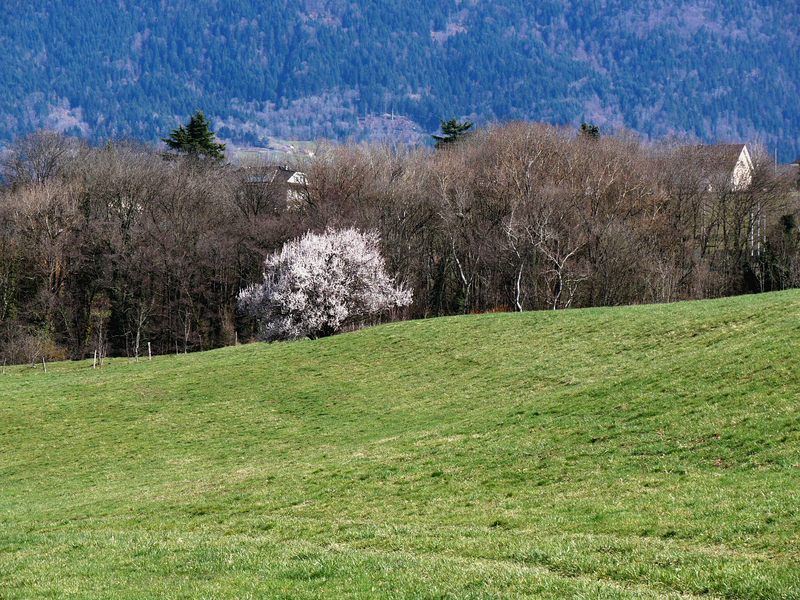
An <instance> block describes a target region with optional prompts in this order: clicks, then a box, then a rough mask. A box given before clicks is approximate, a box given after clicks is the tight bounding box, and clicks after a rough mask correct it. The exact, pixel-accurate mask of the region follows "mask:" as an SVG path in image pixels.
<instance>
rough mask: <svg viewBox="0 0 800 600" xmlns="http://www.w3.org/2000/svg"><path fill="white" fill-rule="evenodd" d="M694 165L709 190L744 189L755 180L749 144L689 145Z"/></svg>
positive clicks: (688, 148) (688, 149)
mask: <svg viewBox="0 0 800 600" xmlns="http://www.w3.org/2000/svg"><path fill="white" fill-rule="evenodd" d="M686 150H687V151H688V152H690V153H691V159H692V163H693V165H694V166H695V167H696V168H697V170H698V171H699V173H700V174H701V175H702V178H703V182H704V184H705V185H706V188H707V189H708V191H720V190H719V189H718V188H720V187H724V188H726V189H728V190H731V191H743V190H746V189H747V188H749V187H750V184H751V183H752V182H753V172H754V170H755V169H754V168H753V159H752V158H751V157H750V151H749V150H748V149H747V144H714V145H701V146H688V147H687V148H686Z"/></svg>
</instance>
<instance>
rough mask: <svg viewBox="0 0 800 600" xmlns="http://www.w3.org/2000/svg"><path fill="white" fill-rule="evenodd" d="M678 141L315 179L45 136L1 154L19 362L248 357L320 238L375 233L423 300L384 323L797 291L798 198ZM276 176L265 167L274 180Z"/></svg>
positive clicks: (516, 153) (484, 150)
mask: <svg viewBox="0 0 800 600" xmlns="http://www.w3.org/2000/svg"><path fill="white" fill-rule="evenodd" d="M681 148H682V146H681V145H679V144H676V143H661V144H647V143H644V142H643V141H642V140H641V139H639V138H637V137H635V136H633V135H628V134H620V135H616V136H613V137H599V138H596V137H594V136H589V135H582V134H580V133H578V132H576V131H575V130H574V129H567V128H557V127H553V126H549V125H544V124H538V123H510V124H506V125H502V126H496V127H491V128H487V129H482V130H478V131H474V132H472V133H471V134H470V136H468V137H467V138H466V139H463V140H460V141H459V142H457V143H453V144H446V145H443V146H442V147H441V148H439V149H437V150H435V151H433V150H430V149H419V148H408V147H403V146H400V147H388V146H379V145H355V144H352V145H333V144H331V145H320V147H319V148H318V151H317V152H316V155H315V156H314V157H313V158H311V159H308V160H305V161H304V162H303V163H302V164H298V165H295V168H297V169H299V170H302V171H303V172H304V173H305V183H304V184H303V185H301V186H300V188H299V189H293V190H292V191H291V193H288V191H287V186H286V184H285V183H282V181H283V180H281V179H280V178H272V179H270V178H269V177H254V173H258V172H260V171H259V170H258V169H257V168H251V169H246V168H237V167H234V166H231V165H224V164H221V163H220V162H218V161H204V160H197V159H196V158H194V157H192V156H186V157H181V158H179V159H173V160H164V158H163V156H162V153H160V152H159V151H157V150H156V149H154V148H152V147H149V146H144V145H140V144H136V143H129V142H108V143H106V144H104V145H99V146H90V145H88V144H86V143H85V142H82V141H79V140H77V139H73V138H69V137H66V136H63V135H61V134H58V133H54V132H48V131H39V132H36V133H34V134H31V135H29V136H27V137H24V138H20V139H18V140H17V141H16V142H15V143H14V144H13V145H12V146H11V147H10V148H9V150H8V152H7V153H6V155H5V156H4V157H3V160H2V164H1V165H0V167H1V168H2V175H3V187H2V190H0V353H2V358H1V359H2V360H4V361H7V362H8V363H24V362H32V361H35V360H39V359H40V358H41V357H42V356H44V357H45V358H47V359H48V360H52V359H57V358H72V359H78V358H83V357H87V356H91V355H92V354H93V353H94V352H95V351H99V352H100V353H101V354H108V355H117V356H120V355H121V356H131V357H134V356H137V355H138V354H139V353H141V352H143V351H144V350H143V349H144V348H146V345H147V344H148V343H149V344H150V346H151V348H152V350H153V352H154V353H169V352H186V351H196V350H207V349H211V348H215V347H220V346H224V345H230V344H233V343H235V341H236V340H237V339H238V340H241V341H245V340H249V339H252V338H253V336H254V335H255V332H256V327H257V324H256V322H255V320H254V319H253V317H251V316H247V315H242V314H239V313H238V312H237V296H238V294H239V292H240V290H242V289H244V288H246V287H247V286H249V285H251V284H253V283H257V282H259V281H261V279H262V276H261V273H262V269H263V261H264V259H265V257H266V256H267V255H268V254H269V253H270V252H274V251H276V250H278V249H279V248H281V246H282V245H283V244H284V243H285V242H287V241H289V240H292V239H296V238H298V237H300V236H301V235H303V234H304V233H306V232H308V231H312V232H323V231H325V230H329V229H331V230H337V229H346V228H357V229H359V230H361V231H375V232H378V234H379V235H380V240H381V249H382V253H383V256H384V258H385V264H386V268H387V271H388V273H389V274H391V275H392V276H393V277H395V278H396V281H398V282H400V283H402V284H404V285H405V286H407V287H408V288H410V289H412V290H413V303H412V304H411V305H410V306H408V307H406V308H402V309H397V310H396V311H395V312H394V313H393V314H391V315H388V316H384V318H403V319H406V318H427V317H436V316H443V315H453V314H464V313H474V312H485V311H506V310H509V311H510V310H542V309H560V308H569V307H574V308H577V307H589V306H611V305H620V304H637V303H646V302H671V301H676V300H686V299H700V298H712V297H719V296H725V295H731V294H739V293H746V292H758V291H767V290H774V289H783V288H788V287H794V286H797V285H798V282H800V234H799V233H798V227H797V215H798V212H800V206H798V198H797V191H796V189H795V187H794V186H795V184H794V182H793V181H792V180H791V178H790V177H788V176H786V175H785V174H783V173H781V172H779V171H777V170H776V169H775V166H774V163H773V162H772V160H771V159H770V157H769V155H768V154H767V153H765V152H763V151H760V150H758V149H755V150H753V149H751V150H752V151H753V161H754V167H755V171H754V174H753V181H752V184H751V185H750V186H749V187H747V188H746V189H732V187H731V186H730V185H729V184H728V182H727V180H726V178H727V177H729V174H728V175H726V174H725V173H724V172H710V171H709V170H708V169H703V168H700V166H699V165H698V163H697V161H696V160H695V159H694V158H693V157H692V154H691V153H687V152H685V151H682V150H681ZM266 168H267V167H263V169H266Z"/></svg>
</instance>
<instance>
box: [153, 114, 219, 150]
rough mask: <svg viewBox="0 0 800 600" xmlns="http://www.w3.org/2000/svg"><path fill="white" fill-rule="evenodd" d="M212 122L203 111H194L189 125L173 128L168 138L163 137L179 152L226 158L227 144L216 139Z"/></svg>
mask: <svg viewBox="0 0 800 600" xmlns="http://www.w3.org/2000/svg"><path fill="white" fill-rule="evenodd" d="M209 127H210V123H209V122H208V120H207V119H206V117H205V115H204V114H203V113H202V112H201V111H199V110H198V111H197V112H196V113H194V115H193V116H192V117H190V118H189V125H187V126H186V127H184V126H183V125H181V126H180V127H178V128H177V129H173V130H172V133H170V136H169V137H168V138H161V140H162V141H163V142H165V143H166V144H167V146H169V148H170V150H175V151H177V152H178V154H188V155H189V156H198V157H200V156H202V157H208V158H213V159H216V160H223V159H224V158H225V144H220V143H218V142H217V141H216V137H215V132H213V131H211V130H210V129H209Z"/></svg>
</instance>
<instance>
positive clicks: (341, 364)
mask: <svg viewBox="0 0 800 600" xmlns="http://www.w3.org/2000/svg"><path fill="white" fill-rule="evenodd" d="M799 341H800V293H797V292H785V293H777V294H767V295H760V296H749V297H741V298H732V299H726V300H720V301H713V302H712V301H709V302H694V303H683V304H673V305H661V306H647V307H629V308H619V309H594V310H581V311H567V312H558V313H525V314H501V315H479V316H469V317H460V318H448V319H435V320H429V321H415V322H407V323H398V324H393V325H389V326H383V327H378V328H374V329H369V330H364V331H360V332H356V333H353V334H348V335H342V336H337V337H334V338H328V339H324V340H318V341H314V342H311V341H304V342H295V343H288V344H273V345H263V344H252V345H248V346H241V347H237V348H228V349H223V350H219V351H214V352H208V353H204V354H195V355H188V356H180V357H175V356H164V357H157V358H155V359H154V360H153V361H152V362H147V361H143V362H139V363H133V362H129V361H127V360H124V359H113V360H111V361H110V362H108V363H106V366H105V368H103V369H102V370H93V369H92V368H91V364H90V363H86V362H82V363H59V364H52V365H49V366H48V372H47V373H46V374H45V373H43V372H42V369H41V367H38V368H31V367H29V366H28V367H15V368H13V369H8V370H7V374H6V375H5V376H4V377H3V378H2V379H0V597H2V598H111V597H113V598H392V599H395V598H397V599H399V598H427V599H433V598H475V599H486V598H567V597H569V598H626V599H627V598H647V599H651V598H693V597H703V598H757V599H778V598H800V562H799V561H798V556H799V555H800V497H799V496H798V494H799V490H800V414H799V412H798V391H799V390H800V374H799V373H798V366H800V354H799V353H798V350H799V349H800V348H799V346H800V344H799Z"/></svg>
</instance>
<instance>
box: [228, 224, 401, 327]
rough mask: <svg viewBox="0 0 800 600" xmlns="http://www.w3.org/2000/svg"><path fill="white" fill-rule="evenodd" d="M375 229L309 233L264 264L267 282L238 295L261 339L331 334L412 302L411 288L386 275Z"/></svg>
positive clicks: (240, 304) (242, 307)
mask: <svg viewBox="0 0 800 600" xmlns="http://www.w3.org/2000/svg"><path fill="white" fill-rule="evenodd" d="M379 246H380V238H379V236H378V234H377V233H376V232H360V231H358V230H356V229H345V230H341V231H333V230H328V231H326V232H325V233H323V234H314V233H311V232H308V233H306V234H305V235H304V236H302V237H301V238H299V239H296V240H292V241H290V242H287V243H286V244H284V246H283V248H282V249H281V251H280V252H276V253H274V254H270V255H269V256H268V257H267V259H266V261H265V262H264V280H263V282H262V283H261V284H256V285H251V286H249V287H247V288H246V289H244V290H242V291H241V292H240V293H239V308H240V310H241V311H242V312H244V313H246V314H250V315H253V316H255V317H257V318H258V319H259V326H260V335H261V337H262V338H263V339H265V340H269V341H273V340H284V339H296V338H302V337H309V338H311V339H316V338H319V337H324V336H326V335H332V334H334V333H336V332H337V331H340V330H341V329H342V328H343V327H346V326H347V325H349V324H351V323H353V322H355V321H357V320H359V319H362V318H364V317H366V316H369V315H374V314H377V313H381V312H383V311H385V310H388V309H390V308H395V307H401V306H407V305H409V304H411V295H412V294H411V290H409V289H407V288H405V287H404V286H402V285H396V284H395V281H394V278H392V277H389V276H388V275H387V274H386V269H385V264H384V261H383V257H381V254H380V248H379Z"/></svg>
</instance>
